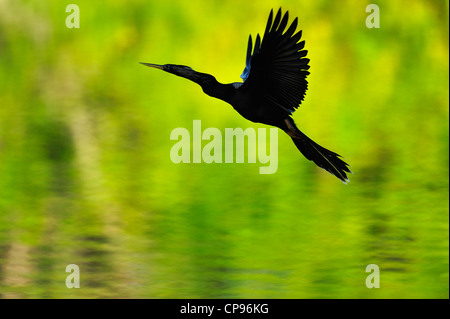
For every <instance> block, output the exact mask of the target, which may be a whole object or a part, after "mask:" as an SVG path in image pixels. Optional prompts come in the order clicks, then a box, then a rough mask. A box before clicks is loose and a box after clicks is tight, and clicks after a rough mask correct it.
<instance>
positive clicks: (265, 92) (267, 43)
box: [142, 8, 351, 183]
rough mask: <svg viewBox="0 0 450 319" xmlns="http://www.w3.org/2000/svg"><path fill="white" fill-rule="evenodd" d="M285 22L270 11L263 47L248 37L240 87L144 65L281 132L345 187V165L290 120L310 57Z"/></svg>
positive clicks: (301, 92) (176, 69)
mask: <svg viewBox="0 0 450 319" xmlns="http://www.w3.org/2000/svg"><path fill="white" fill-rule="evenodd" d="M288 18H289V12H286V13H285V14H284V16H283V18H281V8H280V9H279V10H278V13H277V15H276V16H275V20H273V10H272V11H271V12H270V15H269V20H268V22H267V26H266V30H265V32H264V37H263V39H262V41H261V38H260V36H259V34H258V36H257V37H256V43H255V46H254V47H253V45H252V37H251V35H250V37H249V40H248V48H247V60H246V65H245V69H244V72H243V73H242V75H241V78H242V79H243V81H244V82H243V83H230V84H222V83H219V82H217V80H216V79H215V78H214V77H213V76H212V75H209V74H206V73H200V72H196V71H194V70H192V69H191V68H190V67H188V66H184V65H175V64H165V65H158V64H151V63H142V64H144V65H146V66H149V67H153V68H157V69H160V70H163V71H166V72H169V73H172V74H175V75H178V76H181V77H184V78H186V79H189V80H191V81H193V82H195V83H197V84H199V85H200V86H201V87H202V89H203V92H205V93H206V94H207V95H209V96H212V97H215V98H218V99H221V100H223V101H225V102H227V103H229V104H231V105H232V106H233V108H234V109H235V110H236V111H238V113H239V114H241V115H242V116H243V117H245V118H246V119H247V120H250V121H252V122H257V123H263V124H268V125H272V126H276V127H278V128H280V129H282V130H283V131H285V132H286V133H287V134H288V135H289V136H290V137H291V138H292V140H293V141H294V143H295V145H296V146H297V148H298V149H299V150H300V152H301V153H302V154H303V155H304V156H305V157H306V158H307V159H308V160H310V161H313V162H314V163H315V164H316V165H317V166H319V167H321V168H323V169H325V170H327V171H328V172H330V173H331V174H333V175H335V176H336V177H337V178H339V179H340V180H342V181H343V182H344V183H346V182H347V181H348V178H347V174H346V172H348V173H351V171H350V169H349V168H348V164H347V163H345V162H344V161H343V160H342V159H340V157H341V156H340V155H338V154H336V153H334V152H332V151H330V150H327V149H326V148H323V147H322V146H320V145H318V144H317V143H315V142H314V141H312V140H311V139H310V138H309V137H307V136H306V135H305V134H303V133H302V132H301V131H300V130H299V129H298V128H297V126H296V125H295V123H294V120H293V119H292V118H291V115H292V113H293V112H294V111H295V110H296V109H297V108H298V106H299V105H300V103H301V102H302V100H303V98H304V96H305V93H306V90H307V88H308V82H307V81H306V77H307V76H308V74H309V72H308V69H309V65H308V63H309V59H307V58H305V56H306V54H307V52H308V51H307V50H304V49H303V48H304V46H305V41H300V38H301V36H302V31H301V30H300V31H299V32H297V33H295V31H296V28H297V18H295V20H294V21H293V22H292V24H291V25H290V27H289V28H288V29H287V30H286V32H284V31H285V29H286V26H287V24H288ZM283 32H284V33H283ZM299 41H300V42H299ZM252 51H253V53H252Z"/></svg>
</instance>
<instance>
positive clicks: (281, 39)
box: [241, 8, 309, 114]
mask: <svg viewBox="0 0 450 319" xmlns="http://www.w3.org/2000/svg"><path fill="white" fill-rule="evenodd" d="M288 19H289V12H286V13H285V14H284V16H283V19H281V8H280V9H279V10H278V13H277V15H276V17H275V20H273V10H272V11H271V12H270V15H269V20H268V22H267V26H266V30H265V32H264V37H263V40H262V43H261V46H260V45H259V41H258V39H259V36H258V38H257V41H256V42H257V43H256V44H255V50H254V52H253V55H251V54H250V53H251V49H252V45H251V37H250V39H249V46H248V49H247V65H246V68H245V70H244V73H243V74H242V76H241V77H242V78H243V79H244V81H245V82H244V84H243V85H242V87H241V89H242V90H254V91H257V92H261V93H262V94H264V100H265V101H267V103H269V104H270V105H272V106H274V107H279V108H281V109H283V110H284V111H285V112H286V113H287V114H292V113H293V112H294V111H295V110H296V109H297V108H298V106H299V105H300V104H301V102H302V100H303V98H304V96H305V93H306V90H307V88H308V82H307V81H306V77H307V76H308V74H309V71H308V69H309V65H308V63H309V59H307V58H305V56H306V54H307V53H308V51H307V50H303V48H304V46H305V41H301V42H299V41H300V38H301V36H302V31H301V30H300V31H299V32H297V33H295V34H294V32H295V31H296V28H297V23H298V21H297V20H298V19H297V18H295V20H294V21H293V22H292V24H291V26H290V27H289V28H288V29H287V31H286V32H284V31H285V29H286V26H287V23H288ZM272 20H273V23H272ZM283 32H284V33H283Z"/></svg>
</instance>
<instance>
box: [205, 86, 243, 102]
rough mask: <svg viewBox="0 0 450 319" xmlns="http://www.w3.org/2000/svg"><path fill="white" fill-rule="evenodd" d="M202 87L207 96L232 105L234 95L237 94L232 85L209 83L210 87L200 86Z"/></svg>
mask: <svg viewBox="0 0 450 319" xmlns="http://www.w3.org/2000/svg"><path fill="white" fill-rule="evenodd" d="M199 84H200V83H199ZM200 86H201V87H202V89H203V92H205V94H207V95H209V96H211V97H215V98H217V99H220V100H222V101H225V102H227V103H230V104H231V102H232V100H233V97H234V94H235V93H236V89H235V88H234V87H233V86H232V85H231V84H222V83H219V82H217V81H215V83H212V84H211V83H209V84H208V85H202V84H200Z"/></svg>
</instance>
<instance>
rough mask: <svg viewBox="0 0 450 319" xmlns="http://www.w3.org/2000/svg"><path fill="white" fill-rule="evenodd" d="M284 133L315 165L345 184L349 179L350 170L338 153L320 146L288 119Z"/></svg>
mask: <svg viewBox="0 0 450 319" xmlns="http://www.w3.org/2000/svg"><path fill="white" fill-rule="evenodd" d="M286 133H287V134H288V135H289V136H290V137H291V138H292V140H293V141H294V143H295V146H297V148H298V150H299V151H300V152H301V153H302V154H303V155H304V156H305V157H306V158H307V159H309V160H310V161H313V162H314V163H315V164H316V165H317V166H319V167H321V168H323V169H324V170H326V171H328V172H330V173H331V174H333V175H334V176H336V177H337V178H339V179H340V180H341V181H343V182H344V183H345V184H347V182H349V181H350V180H349V179H348V177H347V173H351V174H352V171H351V170H350V169H349V168H348V166H349V165H348V164H347V163H346V162H344V161H343V160H342V159H341V158H340V157H341V156H340V155H339V154H336V153H334V152H332V151H330V150H327V149H326V148H324V147H322V146H320V145H319V144H317V143H316V142H314V141H313V140H311V139H310V138H309V137H307V136H306V135H305V134H303V132H301V131H300V130H299V129H298V128H297V127H296V126H295V124H294V122H293V121H292V120H291V119H290V121H289V124H288V130H286Z"/></svg>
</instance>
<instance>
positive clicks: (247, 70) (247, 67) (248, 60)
mask: <svg viewBox="0 0 450 319" xmlns="http://www.w3.org/2000/svg"><path fill="white" fill-rule="evenodd" d="M260 45H261V38H260V37H259V34H258V35H257V36H256V43H255V49H253V45H252V35H249V36H248V46H247V57H246V59H245V69H244V71H243V72H242V74H241V79H242V80H244V82H245V80H247V78H248V76H249V75H250V67H251V62H252V56H253V55H255V54H256V53H258V52H259V47H260ZM252 50H253V54H252Z"/></svg>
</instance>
